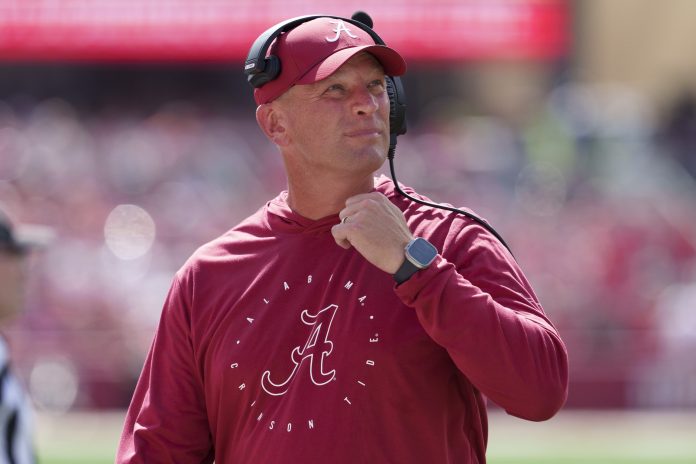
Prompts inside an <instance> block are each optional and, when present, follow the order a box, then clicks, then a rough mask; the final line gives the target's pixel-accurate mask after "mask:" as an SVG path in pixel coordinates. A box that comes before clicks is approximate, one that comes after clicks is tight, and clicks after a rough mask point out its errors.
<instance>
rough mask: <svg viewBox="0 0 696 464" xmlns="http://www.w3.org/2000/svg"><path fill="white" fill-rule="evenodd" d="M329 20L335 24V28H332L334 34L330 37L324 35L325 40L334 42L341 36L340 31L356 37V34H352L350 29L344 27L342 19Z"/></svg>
mask: <svg viewBox="0 0 696 464" xmlns="http://www.w3.org/2000/svg"><path fill="white" fill-rule="evenodd" d="M329 22H330V23H331V24H335V25H336V29H333V31H334V32H335V33H336V35H335V36H333V37H331V38H330V37H326V41H327V42H336V41H337V40H338V39H339V38H340V37H341V32H345V33H346V34H348V37H352V38H354V39H357V38H358V36H357V35H353V33H352V32H350V29H348V28H347V27H346V24H345V23H344V22H343V21H341V20H340V19H339V20H338V21H329Z"/></svg>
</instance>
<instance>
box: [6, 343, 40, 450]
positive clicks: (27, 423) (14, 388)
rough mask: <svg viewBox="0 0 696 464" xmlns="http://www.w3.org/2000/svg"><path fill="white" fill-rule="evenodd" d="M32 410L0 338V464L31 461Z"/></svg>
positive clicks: (32, 445) (32, 447)
mask: <svg viewBox="0 0 696 464" xmlns="http://www.w3.org/2000/svg"><path fill="white" fill-rule="evenodd" d="M32 416H33V414H32V409H31V406H30V404H29V401H28V399H27V396H26V394H25V392H24V390H23V389H22V386H21V384H20V383H19V380H18V379H17V378H16V377H15V376H14V375H13V374H12V371H11V369H10V359H9V354H8V350H7V344H6V343H5V340H3V339H2V337H0V464H34V463H35V462H36V459H35V456H34V443H33V433H32V428H33V427H32Z"/></svg>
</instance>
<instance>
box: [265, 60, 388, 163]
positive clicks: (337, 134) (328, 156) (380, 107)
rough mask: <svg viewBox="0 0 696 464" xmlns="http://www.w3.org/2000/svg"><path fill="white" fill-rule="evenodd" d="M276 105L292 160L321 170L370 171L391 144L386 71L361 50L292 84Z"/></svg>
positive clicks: (287, 150)
mask: <svg viewBox="0 0 696 464" xmlns="http://www.w3.org/2000/svg"><path fill="white" fill-rule="evenodd" d="M273 104H274V105H277V107H278V108H279V110H280V112H281V113H282V114H283V115H284V116H285V117H284V118H283V121H284V125H285V128H286V131H287V136H288V138H287V145H286V146H285V147H284V152H285V153H286V154H288V155H289V162H292V163H299V166H300V167H301V168H302V169H309V170H310V172H312V173H314V174H317V175H323V174H327V173H332V172H333V173H338V174H339V175H341V174H343V175H345V174H350V175H355V174H357V173H360V174H365V175H371V174H372V173H373V172H374V171H376V170H377V169H379V167H380V166H381V165H382V163H383V162H384V160H385V158H386V154H387V149H388V147H389V97H388V94H387V90H386V84H385V76H384V71H383V69H382V67H381V65H380V64H379V62H378V61H377V60H376V59H375V58H374V57H373V56H372V55H369V54H367V53H360V54H358V55H356V56H354V57H352V58H351V59H350V60H348V61H347V62H346V63H345V64H344V65H343V66H341V67H340V68H339V69H338V70H337V71H336V72H334V73H333V74H332V75H331V76H329V77H328V78H326V79H323V80H321V81H319V82H315V83H314V84H309V85H297V86H294V87H292V88H290V89H289V90H288V91H287V92H286V93H285V94H284V95H282V96H281V97H280V98H279V99H278V100H276V101H275V102H273Z"/></svg>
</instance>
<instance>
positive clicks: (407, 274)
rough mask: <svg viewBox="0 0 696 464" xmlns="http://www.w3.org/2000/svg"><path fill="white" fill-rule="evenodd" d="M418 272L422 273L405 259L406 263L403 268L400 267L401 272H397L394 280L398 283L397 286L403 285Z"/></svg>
mask: <svg viewBox="0 0 696 464" xmlns="http://www.w3.org/2000/svg"><path fill="white" fill-rule="evenodd" d="M418 271H420V269H419V268H417V267H416V265H415V264H413V263H412V262H411V261H409V260H408V259H406V258H404V262H403V263H402V264H401V267H399V270H398V271H396V274H394V280H395V281H396V284H397V285H399V284H402V283H404V282H406V281H407V280H408V279H410V278H411V276H412V275H413V274H415V273H416V272H418Z"/></svg>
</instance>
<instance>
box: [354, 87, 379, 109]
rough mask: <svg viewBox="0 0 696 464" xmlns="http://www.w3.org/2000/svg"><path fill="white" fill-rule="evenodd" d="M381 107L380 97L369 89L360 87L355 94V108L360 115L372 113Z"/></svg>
mask: <svg viewBox="0 0 696 464" xmlns="http://www.w3.org/2000/svg"><path fill="white" fill-rule="evenodd" d="M378 108H379V98H378V97H377V96H376V95H374V94H372V93H371V92H370V91H369V89H358V90H356V91H355V93H354V95H353V110H354V111H355V113H356V114H358V115H365V114H372V113H374V112H375V111H377V109H378Z"/></svg>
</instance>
